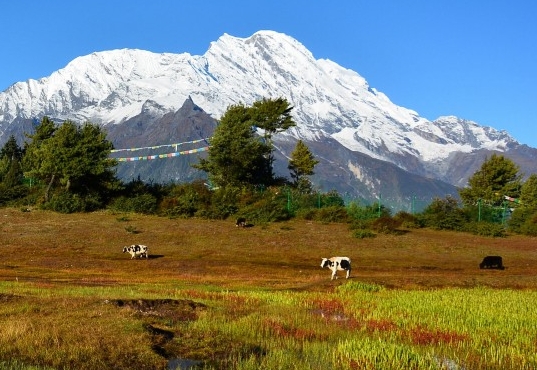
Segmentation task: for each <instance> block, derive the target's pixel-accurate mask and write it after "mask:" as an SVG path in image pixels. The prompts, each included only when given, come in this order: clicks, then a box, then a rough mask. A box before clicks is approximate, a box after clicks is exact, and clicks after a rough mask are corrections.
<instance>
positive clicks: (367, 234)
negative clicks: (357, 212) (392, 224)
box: [352, 229, 376, 239]
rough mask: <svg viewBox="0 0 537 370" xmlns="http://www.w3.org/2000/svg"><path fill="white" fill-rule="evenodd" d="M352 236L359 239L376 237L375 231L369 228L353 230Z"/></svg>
mask: <svg viewBox="0 0 537 370" xmlns="http://www.w3.org/2000/svg"><path fill="white" fill-rule="evenodd" d="M352 236H353V237H354V238H357V239H365V238H374V237H376V235H375V233H374V232H372V231H371V230H367V229H356V230H354V231H353V233H352Z"/></svg>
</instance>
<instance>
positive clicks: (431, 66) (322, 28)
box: [0, 0, 537, 148]
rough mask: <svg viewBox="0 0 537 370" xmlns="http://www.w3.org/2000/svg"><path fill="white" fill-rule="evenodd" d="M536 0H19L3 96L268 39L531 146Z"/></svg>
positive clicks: (7, 31)
mask: <svg viewBox="0 0 537 370" xmlns="http://www.w3.org/2000/svg"><path fill="white" fill-rule="evenodd" d="M536 16H537V2H536V1H533V0H511V1H503V0H502V1H500V0H432V1H431V0H429V1H426V0H423V1H422V0H409V1H401V0H343V1H338V0H334V1H332V2H331V4H329V5H328V2H327V1H315V0H308V1H303V0H295V1H289V0H287V1H281V0H273V1H256V0H249V1H248V0H247V1H240V0H226V1H217V0H214V1H213V0H206V1H199V2H198V1H181V0H153V1H141V0H115V1H114V0H106V1H105V0H94V1H73V0H70V1H64V0H56V1H54V0H50V1H42V0H17V1H6V2H3V4H2V5H1V7H0V27H1V29H2V37H1V40H2V41H1V44H0V45H1V46H0V51H1V55H0V91H3V90H5V89H7V88H8V87H9V86H10V85H11V84H13V83H15V82H18V81H26V80H28V79H30V78H32V79H39V78H42V77H46V76H49V75H50V74H51V73H52V72H53V71H56V70H58V69H60V68H63V67H65V65H67V63H69V62H70V61H71V60H73V59H74V58H76V57H78V56H82V55H87V54H90V53H92V52H94V51H104V50H112V49H122V48H136V49H144V50H149V51H153V52H171V53H183V52H188V53H190V54H192V55H201V54H204V53H205V51H206V50H207V48H208V47H209V43H210V42H211V41H215V40H217V39H218V37H220V36H221V35H222V34H224V33H228V34H230V35H233V36H236V37H249V36H251V35H252V34H253V33H255V32H256V31H259V30H273V31H278V32H282V33H285V34H287V35H289V36H292V37H294V38H295V39H297V40H298V41H299V42H301V43H302V44H303V45H304V46H305V47H306V48H308V49H309V50H310V51H311V52H312V53H313V55H314V57H315V58H317V59H319V58H326V59H330V60H333V61H334V62H336V63H338V64H340V65H341V66H343V67H345V68H349V69H352V70H354V71H356V72H358V73H359V74H360V75H362V76H363V77H364V78H365V79H366V80H367V81H368V82H369V85H370V86H371V87H374V88H376V89H377V90H379V91H381V92H383V93H385V94H386V95H387V96H388V97H389V98H390V99H391V100H392V101H393V102H394V103H396V104H398V105H401V106H404V107H406V108H410V109H413V110H415V111H417V112H418V113H419V114H420V115H421V116H423V117H426V118H428V119H435V118H437V117H438V116H441V115H455V116H458V117H461V118H465V119H469V120H473V121H476V122H477V123H479V124H480V125H484V126H492V127H494V128H496V129H499V130H506V131H508V132H509V133H510V134H511V135H512V136H514V138H515V139H517V140H518V141H519V142H521V143H523V144H528V145H530V146H532V147H534V148H537V128H536V127H535V126H536V125H535V124H536V123H537V122H535V121H536V117H537V19H536Z"/></svg>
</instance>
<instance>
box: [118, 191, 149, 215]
mask: <svg viewBox="0 0 537 370" xmlns="http://www.w3.org/2000/svg"><path fill="white" fill-rule="evenodd" d="M110 209H112V210H114V211H118V212H136V213H144V214H153V213H155V212H156V210H157V198H155V197H154V196H153V195H151V194H141V195H137V196H135V197H133V198H127V197H125V196H121V197H119V198H116V199H115V200H114V201H113V202H112V203H111V205H110Z"/></svg>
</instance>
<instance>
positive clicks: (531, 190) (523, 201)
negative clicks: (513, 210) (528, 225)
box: [520, 174, 537, 211]
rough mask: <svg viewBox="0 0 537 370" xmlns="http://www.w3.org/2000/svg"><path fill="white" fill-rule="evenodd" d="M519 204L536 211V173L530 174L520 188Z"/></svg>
mask: <svg viewBox="0 0 537 370" xmlns="http://www.w3.org/2000/svg"><path fill="white" fill-rule="evenodd" d="M520 205H521V207H524V208H529V209H532V210H534V211H537V174H532V175H530V176H529V177H528V178H527V179H526V181H525V182H524V184H522V188H521V189H520Z"/></svg>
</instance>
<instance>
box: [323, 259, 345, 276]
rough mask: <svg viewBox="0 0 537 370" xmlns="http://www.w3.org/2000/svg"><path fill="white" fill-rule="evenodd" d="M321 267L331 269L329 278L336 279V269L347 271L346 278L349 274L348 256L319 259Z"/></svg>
mask: <svg viewBox="0 0 537 370" xmlns="http://www.w3.org/2000/svg"><path fill="white" fill-rule="evenodd" d="M321 267H322V268H325V267H328V268H329V269H330V270H332V278H331V279H330V280H334V278H335V279H337V275H336V274H337V272H338V271H347V277H346V278H347V279H348V278H349V276H350V274H351V259H350V258H349V257H332V258H323V259H322V261H321Z"/></svg>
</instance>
